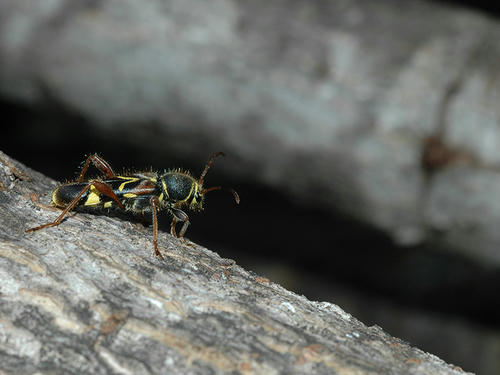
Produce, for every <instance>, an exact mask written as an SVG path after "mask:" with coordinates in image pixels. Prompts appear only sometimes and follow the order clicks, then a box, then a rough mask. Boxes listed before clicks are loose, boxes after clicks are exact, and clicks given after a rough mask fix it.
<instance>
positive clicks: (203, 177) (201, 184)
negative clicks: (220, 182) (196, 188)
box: [198, 151, 226, 190]
mask: <svg viewBox="0 0 500 375" xmlns="http://www.w3.org/2000/svg"><path fill="white" fill-rule="evenodd" d="M217 156H226V155H225V154H224V153H223V152H222V151H219V152H216V153H215V154H213V155H212V156H211V157H210V159H209V160H208V163H207V165H205V169H204V170H203V172H202V173H201V176H200V179H199V180H198V184H199V185H200V186H203V180H204V179H205V176H206V175H207V172H208V170H209V169H210V166H211V165H212V163H213V162H214V159H215V158H216V157H217ZM219 189H220V187H219ZM214 190H215V189H214Z"/></svg>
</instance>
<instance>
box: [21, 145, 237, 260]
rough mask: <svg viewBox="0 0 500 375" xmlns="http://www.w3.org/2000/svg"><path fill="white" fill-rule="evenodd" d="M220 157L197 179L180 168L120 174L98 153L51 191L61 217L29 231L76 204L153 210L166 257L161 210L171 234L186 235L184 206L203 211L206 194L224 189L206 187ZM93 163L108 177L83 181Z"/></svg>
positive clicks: (155, 242)
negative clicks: (167, 215) (167, 217)
mask: <svg viewBox="0 0 500 375" xmlns="http://www.w3.org/2000/svg"><path fill="white" fill-rule="evenodd" d="M217 156H224V153H223V152H216V153H215V154H213V155H212V156H211V157H210V159H209V160H208V162H207V164H206V165H205V169H204V170H203V172H202V173H201V176H200V178H199V179H198V180H196V179H195V178H194V177H193V176H192V175H191V173H189V172H188V171H183V170H180V169H173V170H169V171H164V172H163V173H159V172H141V173H132V174H125V175H117V174H115V172H113V169H112V168H111V166H110V165H109V164H108V163H107V162H106V161H105V160H104V159H102V158H101V157H100V156H99V155H97V154H93V155H90V156H89V157H88V158H87V160H86V161H85V164H84V165H83V168H82V172H81V173H80V176H79V177H78V179H77V180H76V182H71V183H66V184H63V185H60V186H59V187H57V188H56V189H55V190H54V191H53V192H52V205H54V206H56V207H59V208H63V212H62V213H61V214H60V215H59V217H58V218H57V219H56V220H55V221H53V222H51V223H47V224H43V225H40V226H38V227H35V228H30V229H28V230H26V232H34V231H37V230H40V229H43V228H48V227H54V226H57V225H59V224H61V221H62V220H63V218H64V217H65V216H66V215H67V214H68V212H70V211H71V210H72V209H73V208H75V207H85V208H91V209H103V208H118V209H122V210H125V211H129V212H132V213H135V214H146V213H150V214H151V215H152V218H153V245H154V250H155V254H156V255H157V256H159V257H160V258H163V256H162V255H161V253H160V251H159V250H158V218H157V213H158V211H160V210H161V209H166V210H167V211H168V212H169V213H170V214H171V215H172V223H171V225H170V233H171V234H172V235H173V236H174V237H179V238H183V237H184V234H185V233H186V230H187V228H188V226H189V218H188V215H187V214H186V213H185V212H184V211H183V209H184V208H188V209H190V210H193V211H201V210H203V200H204V198H205V194H207V193H208V192H210V191H214V190H221V189H222V187H221V186H213V187H209V188H204V187H203V181H204V179H205V176H206V174H207V172H208V169H209V168H210V166H211V165H212V163H213V161H214V159H215V158H216V157H217ZM90 163H92V164H93V165H94V166H95V167H96V168H97V169H98V170H99V171H101V172H102V173H103V174H104V176H105V177H104V178H102V179H100V178H96V179H90V180H84V176H85V173H86V172H87V170H88V168H89V166H90ZM225 190H229V191H230V192H231V193H232V194H233V196H234V200H235V201H236V203H240V197H239V196H238V193H237V192H236V191H235V190H233V189H225ZM177 222H182V227H181V230H180V232H179V234H178V235H177V232H176V230H175V227H176V224H177Z"/></svg>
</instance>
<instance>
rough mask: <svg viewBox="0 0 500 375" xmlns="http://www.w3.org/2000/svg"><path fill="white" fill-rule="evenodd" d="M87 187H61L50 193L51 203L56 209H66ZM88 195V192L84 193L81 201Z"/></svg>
mask: <svg viewBox="0 0 500 375" xmlns="http://www.w3.org/2000/svg"><path fill="white" fill-rule="evenodd" d="M87 185H88V184H87V183H72V184H66V185H61V186H59V187H57V188H56V189H55V190H54V191H53V192H52V202H53V203H54V204H55V205H56V206H58V207H66V206H67V205H69V204H70V203H71V202H72V201H73V199H75V197H76V196H77V195H78V194H80V192H81V191H82V190H83V189H84V188H85V187H86V186H87ZM88 194H89V192H88V191H87V192H85V193H84V194H83V196H82V198H81V199H85V198H86V197H87V196H88ZM81 199H80V200H81Z"/></svg>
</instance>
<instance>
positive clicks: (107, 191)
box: [26, 181, 124, 232]
mask: <svg viewBox="0 0 500 375" xmlns="http://www.w3.org/2000/svg"><path fill="white" fill-rule="evenodd" d="M92 186H94V187H95V188H96V190H97V191H98V192H99V193H101V194H103V195H106V196H107V197H110V198H111V199H113V200H114V201H116V202H117V203H118V205H119V206H120V207H121V208H124V207H123V204H122V202H120V200H119V199H118V197H117V196H116V194H115V193H113V190H112V189H111V187H110V186H109V185H107V184H105V183H103V182H100V181H92V182H89V183H88V185H86V186H85V187H84V188H83V189H82V191H80V193H79V194H78V195H77V196H76V197H75V199H73V200H72V201H71V203H70V204H68V205H67V206H66V207H65V208H64V210H63V212H62V213H61V215H59V217H58V218H57V219H56V220H55V221H53V222H51V223H47V224H43V225H40V226H38V227H35V228H30V229H27V230H26V232H34V231H37V230H40V229H43V228H48V227H55V226H57V225H59V224H61V221H62V219H63V218H64V216H66V215H67V213H68V212H69V211H71V210H72V209H73V208H74V207H75V206H76V205H77V204H78V202H79V200H80V198H81V197H82V196H83V194H85V193H86V192H87V191H88V190H89V189H90V188H91V187H92Z"/></svg>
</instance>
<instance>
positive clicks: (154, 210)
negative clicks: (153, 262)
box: [150, 197, 164, 259]
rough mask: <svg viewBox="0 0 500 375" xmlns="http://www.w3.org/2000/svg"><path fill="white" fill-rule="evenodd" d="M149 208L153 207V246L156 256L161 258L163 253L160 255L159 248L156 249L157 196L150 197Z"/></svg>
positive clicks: (158, 203) (158, 204)
mask: <svg viewBox="0 0 500 375" xmlns="http://www.w3.org/2000/svg"><path fill="white" fill-rule="evenodd" d="M150 202H151V208H152V209H153V245H154V248H155V254H156V256H159V257H160V258H161V259H164V258H163V255H161V253H160V250H158V217H157V211H158V209H159V208H160V201H159V200H158V198H157V197H151V200H150Z"/></svg>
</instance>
